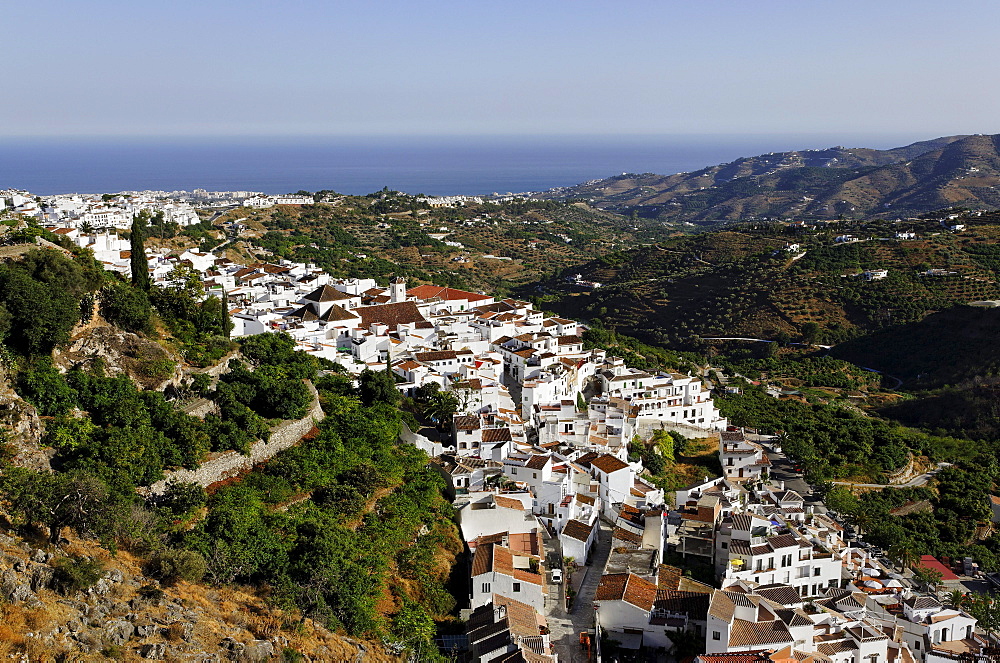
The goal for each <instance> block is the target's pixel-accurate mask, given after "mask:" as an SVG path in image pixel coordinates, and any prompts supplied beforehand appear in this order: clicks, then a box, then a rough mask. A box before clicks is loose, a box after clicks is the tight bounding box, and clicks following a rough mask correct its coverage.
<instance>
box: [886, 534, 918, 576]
mask: <svg viewBox="0 0 1000 663" xmlns="http://www.w3.org/2000/svg"><path fill="white" fill-rule="evenodd" d="M889 556H890V557H892V558H893V559H894V560H896V562H897V563H898V564H899V565H900V566H901V567H902V568H904V569H908V568H910V567H911V566H913V565H914V564H916V563H917V562H918V561H920V557H919V556H918V555H917V552H916V550H914V548H913V542H912V541H909V540H904V541H898V542H896V543H894V544H893V545H892V546H890V547H889Z"/></svg>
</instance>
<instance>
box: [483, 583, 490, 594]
mask: <svg viewBox="0 0 1000 663" xmlns="http://www.w3.org/2000/svg"><path fill="white" fill-rule="evenodd" d="M489 593H490V583H488V582H484V583H483V594H489Z"/></svg>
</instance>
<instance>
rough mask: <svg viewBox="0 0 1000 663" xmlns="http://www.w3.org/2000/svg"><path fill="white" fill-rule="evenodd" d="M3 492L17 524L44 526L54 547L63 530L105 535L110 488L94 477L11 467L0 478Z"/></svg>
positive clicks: (75, 472) (82, 473) (85, 474)
mask: <svg viewBox="0 0 1000 663" xmlns="http://www.w3.org/2000/svg"><path fill="white" fill-rule="evenodd" d="M0 488H2V492H3V494H4V495H5V496H6V498H7V500H8V503H9V513H10V515H11V516H12V517H13V518H14V520H15V522H20V523H24V524H30V523H42V524H43V525H45V526H46V527H48V528H49V540H50V541H51V542H52V543H58V541H59V535H60V533H61V531H62V528H63V527H73V528H75V529H76V530H77V531H78V532H79V533H80V534H83V535H96V534H98V533H102V532H104V531H105V528H106V525H107V522H106V520H107V519H106V513H107V509H108V507H109V502H108V487H107V485H106V484H105V483H104V482H103V481H101V480H100V479H98V478H97V477H95V476H94V475H92V474H89V473H87V472H81V471H71V472H66V473H58V474H49V473H45V472H35V471H33V470H27V469H23V468H17V467H9V468H7V469H6V470H4V474H3V476H2V477H0Z"/></svg>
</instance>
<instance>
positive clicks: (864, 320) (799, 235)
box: [543, 215, 1000, 347]
mask: <svg viewBox="0 0 1000 663" xmlns="http://www.w3.org/2000/svg"><path fill="white" fill-rule="evenodd" d="M959 221H964V222H965V225H966V226H967V228H966V229H965V230H962V231H958V232H950V231H947V230H945V229H944V228H943V227H942V226H941V225H940V224H939V223H938V222H937V221H936V220H933V219H924V220H920V221H913V222H909V223H906V224H891V223H885V222H872V223H868V224H839V225H838V226H837V229H836V230H835V229H833V228H826V227H822V226H821V227H817V228H813V229H812V230H808V231H803V230H798V229H795V228H793V227H791V226H787V225H782V224H768V225H760V226H755V227H743V228H741V230H740V231H735V230H727V231H721V232H713V233H705V234H702V235H696V236H690V237H683V238H677V239H673V240H670V241H667V242H661V243H660V244H658V245H657V246H655V247H650V248H640V249H635V250H632V251H626V252H620V253H615V254H611V255H609V256H605V257H603V258H600V259H597V260H594V261H591V262H590V263H587V264H586V265H583V266H581V267H579V268H577V269H574V270H567V272H566V273H565V275H564V276H563V278H558V279H550V280H549V281H547V282H546V283H545V284H544V286H543V287H544V288H545V289H546V291H547V293H548V295H547V299H548V300H549V301H548V302H547V304H546V305H547V306H548V307H550V308H552V309H553V310H556V311H558V312H560V313H562V314H565V315H568V316H577V317H580V318H584V319H589V320H592V321H593V320H599V321H600V323H603V324H604V325H605V326H608V327H612V328H615V329H619V330H621V331H625V332H627V333H630V334H634V335H638V336H639V337H641V338H643V339H644V340H647V341H652V342H663V343H671V344H674V345H680V346H682V347H690V346H691V344H692V343H694V344H695V345H697V341H696V340H693V339H694V337H713V336H723V337H730V336H739V337H753V338H765V339H785V340H798V339H803V340H807V341H811V342H826V343H835V342H838V341H841V340H846V339H848V338H851V337H855V336H859V335H862V334H865V333H869V332H871V331H874V330H878V329H882V328H886V327H890V326H892V325H896V324H902V323H907V322H914V321H917V320H920V319H922V318H923V317H924V316H926V315H927V314H928V313H931V312H934V311H939V310H943V309H947V308H949V307H951V306H954V305H956V304H965V303H968V302H973V301H978V300H992V299H998V298H1000V287H998V284H997V278H998V270H1000V225H998V222H1000V215H984V216H980V217H977V216H969V217H968V218H964V219H959V220H952V221H950V222H949V223H952V224H954V223H958V222H959ZM902 230H906V231H913V232H914V233H915V235H916V237H915V238H914V239H896V237H895V233H896V232H897V231H902ZM842 234H850V235H852V236H853V239H856V240H857V241H853V242H842V241H841V242H838V241H837V239H836V238H837V237H838V236H840V235H842ZM789 249H791V250H789ZM878 270H887V273H886V274H885V275H884V278H880V277H881V276H882V274H881V273H880V272H879V271H878ZM865 272H868V275H867V276H866V274H865ZM576 273H579V274H580V276H581V277H582V278H583V279H584V280H586V281H596V282H599V283H601V284H602V286H601V287H599V288H596V289H589V290H584V289H581V288H579V287H577V286H576V285H574V284H573V283H572V282H571V281H570V279H571V278H574V277H575V274H576ZM567 276H569V278H567Z"/></svg>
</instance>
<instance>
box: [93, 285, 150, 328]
mask: <svg viewBox="0 0 1000 663" xmlns="http://www.w3.org/2000/svg"><path fill="white" fill-rule="evenodd" d="M152 314H153V309H152V307H151V306H150V305H149V298H148V297H146V294H145V293H144V292H142V291H141V290H138V289H137V288H132V287H129V286H128V285H126V284H124V283H116V284H112V285H109V286H106V287H104V288H103V289H102V290H101V315H102V316H104V319H105V320H107V321H108V322H110V323H111V324H113V325H116V326H118V327H121V328H122V329H125V330H127V331H131V332H149V331H152V329H153V323H152V321H151V319H150V318H151V317H152Z"/></svg>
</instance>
